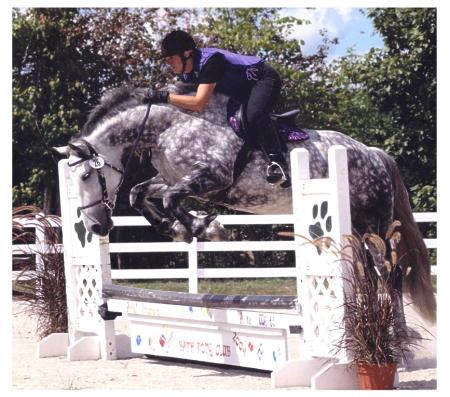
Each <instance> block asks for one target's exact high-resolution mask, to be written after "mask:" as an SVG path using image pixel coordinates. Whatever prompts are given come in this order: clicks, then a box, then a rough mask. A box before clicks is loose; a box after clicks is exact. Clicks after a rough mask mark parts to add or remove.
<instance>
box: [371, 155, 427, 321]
mask: <svg viewBox="0 0 450 397" xmlns="http://www.w3.org/2000/svg"><path fill="white" fill-rule="evenodd" d="M377 153H378V154H380V157H381V159H382V160H383V162H384V164H385V166H386V168H387V170H388V172H389V173H390V175H391V178H392V185H393V192H394V219H395V220H399V221H400V222H401V223H402V226H401V239H400V244H399V247H398V257H399V259H400V263H401V264H403V265H405V266H404V267H403V268H404V269H405V268H406V266H410V267H411V271H410V273H409V275H407V276H406V278H405V279H406V285H405V287H406V289H407V290H408V291H409V292H410V294H411V298H412V301H413V303H414V305H415V306H416V307H417V308H418V309H419V311H420V313H421V314H422V316H423V317H424V318H425V319H426V320H428V321H431V322H435V321H436V299H435V296H434V291H433V286H432V283H431V262H430V257H429V254H428V249H427V247H426V245H425V242H424V241H423V236H422V233H421V232H420V229H419V227H418V226H417V223H416V221H415V220H414V217H413V213H412V209H411V205H410V203H409V195H408V192H407V190H406V187H405V184H404V183H403V180H402V178H401V175H400V170H399V169H398V167H397V164H396V163H395V161H394V159H393V158H392V157H391V156H389V155H388V154H386V153H385V152H383V151H381V150H378V151H377Z"/></svg>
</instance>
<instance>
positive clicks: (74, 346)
mask: <svg viewBox="0 0 450 397" xmlns="http://www.w3.org/2000/svg"><path fill="white" fill-rule="evenodd" d="M328 162H329V178H325V179H310V177H309V155H308V152H307V151H306V150H305V149H295V150H293V151H292V152H291V169H292V192H293V197H294V199H293V200H292V201H293V216H294V230H295V233H296V237H295V239H296V241H297V242H298V248H297V249H296V268H297V270H298V274H297V294H298V296H297V297H284V298H280V297H251V296H240V297H237V296H229V295H202V294H188V293H184V294H183V293H173V292H172V293H170V292H162V291H149V290H142V289H138V288H129V287H128V288H126V287H119V286H115V285H113V284H112V280H111V265H110V255H109V240H108V237H104V238H99V237H98V236H94V235H90V234H89V233H87V232H86V230H85V229H84V225H83V223H82V220H81V214H80V213H79V212H77V207H78V206H79V203H78V195H77V192H76V190H75V189H74V187H73V186H72V183H71V180H70V175H69V169H68V166H67V160H62V161H61V162H60V163H59V182H60V195H61V214H62V229H63V243H64V261H65V273H66V285H67V306H68V320H69V333H68V334H53V335H49V336H48V337H46V338H44V339H43V340H42V341H41V342H39V345H38V356H39V357H49V356H60V355H67V357H68V359H69V360H95V359H100V358H101V359H104V360H111V359H117V358H125V357H130V356H133V355H134V356H135V355H136V353H140V354H154V355H161V356H168V357H180V358H188V359H195V360H199V361H205V362H223V363H227V364H232V365H239V366H243V367H248V368H260V369H268V370H271V371H272V374H271V378H272V386H273V387H289V386H305V387H312V388H314V389H358V388H359V383H358V377H357V374H356V370H355V369H354V368H351V367H349V365H348V363H349V357H348V356H347V354H346V352H341V353H340V355H339V356H338V357H336V356H335V354H334V352H333V350H334V348H333V343H334V342H335V341H336V339H337V338H339V336H340V332H342V330H340V331H339V329H341V328H340V327H339V326H338V325H339V324H340V321H341V320H342V302H343V291H344V288H345V286H344V285H343V284H342V278H341V274H342V271H343V269H344V268H343V264H344V263H343V262H342V261H338V260H337V258H336V256H332V255H330V254H327V253H326V252H323V251H321V252H319V251H318V250H317V248H316V247H314V246H313V245H311V244H309V243H306V244H305V240H304V239H302V238H301V237H299V236H305V237H309V238H311V234H310V232H311V230H312V229H311V226H315V228H314V230H315V231H317V230H322V231H323V235H324V236H329V237H331V238H333V240H334V241H335V242H337V243H340V242H342V240H341V239H342V236H343V235H344V234H350V233H351V221H350V204H349V189H348V171H347V155H346V150H345V148H343V147H341V146H333V147H332V148H330V150H329V153H328ZM180 294H181V295H180ZM103 303H107V305H108V309H109V311H110V312H114V311H117V312H120V313H121V314H122V315H123V316H125V317H126V318H127V320H128V321H129V324H130V335H116V333H115V327H114V320H107V321H104V320H103V319H102V318H101V317H100V316H99V315H98V312H97V311H98V307H99V306H100V305H101V304H103ZM177 334H182V335H184V339H180V338H178V339H177ZM198 335H201V338H203V339H204V342H201V340H199V339H198ZM167 337H169V338H170V340H169V339H168V338H167ZM218 341H220V342H221V343H217V342H218Z"/></svg>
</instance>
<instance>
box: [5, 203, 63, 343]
mask: <svg viewBox="0 0 450 397" xmlns="http://www.w3.org/2000/svg"><path fill="white" fill-rule="evenodd" d="M12 218H13V219H12V241H13V245H16V244H20V245H21V246H22V247H24V248H23V249H22V251H23V252H22V253H21V254H19V255H15V256H14V258H13V270H15V271H17V272H19V273H18V276H16V278H15V279H14V280H13V286H12V287H13V294H15V295H19V296H20V299H21V300H24V301H27V303H28V305H27V306H26V309H25V310H26V311H27V313H28V314H29V315H30V316H35V317H36V319H37V330H36V331H37V334H38V336H39V337H40V338H44V337H45V336H47V335H49V334H51V333H57V332H67V302H66V282H65V275H64V258H63V254H62V248H61V244H60V243H61V234H60V227H58V226H56V227H55V226H54V225H55V224H56V225H60V220H59V217H57V216H52V215H44V214H43V213H42V212H41V211H40V209H39V208H36V207H31V206H22V207H17V208H15V209H14V210H13V214H12ZM37 233H39V234H40V236H43V240H42V238H41V241H38V242H36V234H37ZM32 246H33V247H32ZM38 257H39V258H40V259H41V261H40V262H39V264H38V261H37V258H38Z"/></svg>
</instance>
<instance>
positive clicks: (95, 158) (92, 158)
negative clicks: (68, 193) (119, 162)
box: [69, 139, 125, 211]
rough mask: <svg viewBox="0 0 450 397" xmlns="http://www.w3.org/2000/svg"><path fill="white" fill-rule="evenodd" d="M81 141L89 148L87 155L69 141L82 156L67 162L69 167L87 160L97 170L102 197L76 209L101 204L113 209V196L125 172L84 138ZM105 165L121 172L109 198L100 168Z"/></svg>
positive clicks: (115, 194)
mask: <svg viewBox="0 0 450 397" xmlns="http://www.w3.org/2000/svg"><path fill="white" fill-rule="evenodd" d="M81 141H83V142H84V144H85V145H86V146H87V148H88V149H89V153H90V154H89V155H86V154H81V153H79V148H78V147H76V146H75V145H72V144H70V143H69V146H70V147H71V148H72V149H73V150H75V151H78V153H79V154H80V155H81V156H82V158H81V159H80V160H78V161H75V162H74V163H71V164H69V167H74V166H75V165H78V164H81V163H84V162H85V161H89V165H90V167H91V168H92V169H93V170H95V171H97V177H98V182H99V184H100V187H101V189H102V198H101V199H100V200H97V201H94V202H93V203H90V204H88V205H85V206H82V207H78V210H85V209H87V208H91V207H94V206H96V205H99V204H100V205H103V206H105V207H106V208H108V209H109V210H111V211H112V210H113V209H114V206H115V204H114V202H115V198H116V196H117V193H118V192H119V189H120V186H121V185H122V183H123V179H124V175H125V172H124V170H122V169H120V168H117V167H115V166H113V165H112V164H110V163H108V162H107V161H105V159H104V158H103V157H101V156H100V155H99V154H98V152H97V150H95V148H94V147H93V146H92V145H91V144H90V143H89V142H88V141H86V140H85V139H81ZM105 165H106V166H107V167H109V168H111V169H113V170H114V171H116V172H118V173H119V174H121V178H120V181H119V183H118V185H117V187H116V189H115V192H114V196H113V199H112V200H110V199H109V196H108V189H107V188H106V179H105V175H104V174H103V171H102V168H103V167H104V166H105ZM87 174H88V175H90V171H88V172H87Z"/></svg>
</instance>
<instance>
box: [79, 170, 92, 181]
mask: <svg viewBox="0 0 450 397" xmlns="http://www.w3.org/2000/svg"><path fill="white" fill-rule="evenodd" d="M90 176H91V173H90V171H88V172H85V173H84V174H83V175H81V180H82V181H85V180H86V179H88V178H89V177H90Z"/></svg>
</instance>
